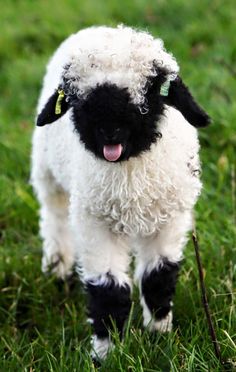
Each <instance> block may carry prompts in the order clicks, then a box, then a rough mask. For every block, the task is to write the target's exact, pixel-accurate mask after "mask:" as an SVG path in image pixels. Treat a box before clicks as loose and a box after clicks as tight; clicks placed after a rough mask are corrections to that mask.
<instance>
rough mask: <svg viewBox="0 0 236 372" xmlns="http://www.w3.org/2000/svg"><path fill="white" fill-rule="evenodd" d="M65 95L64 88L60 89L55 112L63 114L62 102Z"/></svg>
mask: <svg viewBox="0 0 236 372" xmlns="http://www.w3.org/2000/svg"><path fill="white" fill-rule="evenodd" d="M64 97H65V92H64V90H62V89H59V90H58V97H57V102H56V106H55V114H56V115H60V114H61V102H62V100H63V98H64Z"/></svg>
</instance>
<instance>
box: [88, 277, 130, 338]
mask: <svg viewBox="0 0 236 372" xmlns="http://www.w3.org/2000/svg"><path fill="white" fill-rule="evenodd" d="M86 288H87V292H88V316H89V318H91V319H92V320H93V328H94V332H95V334H96V335H97V336H98V337H99V338H104V337H107V336H108V334H109V329H112V328H113V325H112V322H114V323H115V325H116V327H117V330H118V332H119V334H120V336H122V330H123V326H124V322H125V320H126V319H127V317H128V315H129V311H130V307H131V300H130V288H129V286H128V285H127V284H125V285H124V286H122V287H121V286H119V285H117V284H116V283H115V281H114V279H111V280H110V281H109V283H108V284H106V285H94V284H92V283H87V284H86Z"/></svg>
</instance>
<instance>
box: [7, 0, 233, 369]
mask: <svg viewBox="0 0 236 372" xmlns="http://www.w3.org/2000/svg"><path fill="white" fill-rule="evenodd" d="M124 4H125V5H124ZM235 19H236V8H235V2H234V1H233V0H228V1H227V2H224V3H223V2H222V1H220V0H212V1H208V0H199V1H196V2H190V1H187V0H186V1H185V0H171V1H169V2H165V1H163V0H159V1H156V0H149V1H145V0H126V2H125V3H124V2H118V1H115V0H111V1H109V2H106V1H102V0H101V1H99V2H98V1H95V0H80V1H76V0H68V1H63V0H57V1H56V0H51V1H50V2H49V1H48V2H46V1H44V0H41V1H37V2H36V1H32V0H21V1H14V0H9V1H7V2H5V3H4V5H2V6H1V12H0V24H1V36H0V86H1V90H0V95H1V97H0V101H1V105H0V293H1V296H0V324H1V328H0V371H95V367H94V366H93V364H92V361H91V359H90V357H89V335H90V328H89V326H88V325H87V324H86V322H85V319H86V317H85V305H86V299H85V296H84V293H83V289H82V288H81V285H80V283H79V282H78V281H77V282H76V283H75V284H74V287H73V288H70V287H68V285H67V284H61V285H59V284H58V283H57V281H56V280H55V279H54V278H45V277H44V276H43V275H42V273H41V271H40V260H41V249H40V246H41V243H40V240H39V237H38V214H37V213H38V212H37V211H38V205H37V202H36V200H35V198H34V196H33V193H32V190H31V187H30V186H29V183H28V180H29V171H30V147H31V134H32V131H33V127H34V113H35V106H36V102H37V97H38V95H39V90H40V86H41V81H42V77H43V74H44V69H45V64H46V62H47V60H48V58H49V56H50V55H51V53H52V52H53V51H54V50H55V48H56V47H57V46H58V44H59V43H60V42H61V41H62V40H63V39H64V38H65V37H66V36H67V35H69V34H70V33H71V32H75V31H77V30H78V29H80V28H83V27H86V26H90V25H93V24H108V25H116V24H117V23H124V24H128V25H132V26H136V27H141V28H144V29H148V30H150V31H151V32H152V33H153V34H154V35H157V36H158V35H159V36H161V37H162V38H163V39H164V41H165V45H166V47H167V49H169V50H171V51H172V52H173V54H174V55H175V56H176V58H177V60H178V61H179V62H180V65H181V71H182V72H181V74H182V77H183V79H184V80H185V82H186V83H187V85H189V86H190V87H191V90H192V92H193V94H194V95H195V97H196V98H197V99H198V101H199V102H201V104H202V105H203V106H204V107H205V108H206V110H207V111H208V112H209V114H210V115H211V117H212V118H213V125H212V126H210V127H209V128H208V129H206V130H202V131H200V139H201V144H202V151H201V159H202V163H203V175H202V178H203V181H204V190H203V193H202V196H201V198H200V201H199V203H198V205H197V208H196V221H197V229H198V234H199V238H200V245H201V250H202V260H203V264H204V268H205V280H206V285H207V290H208V296H209V302H210V308H211V312H212V314H213V320H214V322H215V324H216V326H217V336H218V339H219V342H220V345H221V349H222V355H223V357H224V358H225V359H230V360H231V362H232V363H233V362H234V363H236V310H235V305H236V301H235V299H236V227H235V226H236V201H235V200H236V191H235V188H236V169H235V168H236V150H235V149H236V124H235V122H236V100H235V99H234V95H235V88H236V68H235V66H236V64H235V62H236V32H235V31H236V29H235ZM133 300H134V306H133V312H132V314H131V316H130V319H129V324H128V327H127V331H126V336H125V340H124V342H123V343H120V341H119V340H118V338H117V334H116V333H115V334H114V337H115V340H116V341H115V342H116V349H115V351H114V352H113V353H112V354H111V355H110V356H109V357H108V359H107V360H106V361H105V362H104V364H103V365H102V367H101V368H100V370H101V371H109V372H110V371H139V372H141V371H145V372H151V371H180V370H183V371H222V366H220V365H219V363H218V361H217V360H216V358H215V356H214V352H213V349H212V345H211V342H210V340H209V336H208V330H207V324H206V320H205V317H204V313H203V309H202V305H201V298H200V289H199V281H198V274H197V267H196V262H195V256H194V250H193V246H192V244H191V242H190V243H189V244H188V247H187V249H186V259H185V261H184V264H183V266H182V271H181V276H180V280H179V284H178V288H177V293H176V297H175V308H174V315H175V327H174V332H173V333H172V334H170V335H168V336H160V335H155V336H154V335H152V336H150V335H149V334H148V333H147V332H146V331H141V320H142V319H141V311H140V307H139V305H138V294H137V291H135V293H134V296H133ZM229 369H231V370H233V366H232V365H231V367H229Z"/></svg>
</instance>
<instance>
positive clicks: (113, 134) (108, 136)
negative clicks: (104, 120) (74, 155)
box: [100, 128, 120, 141]
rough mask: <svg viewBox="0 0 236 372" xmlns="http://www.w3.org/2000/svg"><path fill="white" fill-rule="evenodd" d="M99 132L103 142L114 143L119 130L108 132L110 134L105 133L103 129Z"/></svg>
mask: <svg viewBox="0 0 236 372" xmlns="http://www.w3.org/2000/svg"><path fill="white" fill-rule="evenodd" d="M100 131H101V133H102V135H103V137H104V140H105V141H116V140H117V138H118V135H119V132H120V129H119V128H117V129H115V130H114V131H113V132H110V133H106V132H105V131H104V130H103V129H101V130H100Z"/></svg>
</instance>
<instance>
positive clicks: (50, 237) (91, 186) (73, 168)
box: [31, 26, 210, 359]
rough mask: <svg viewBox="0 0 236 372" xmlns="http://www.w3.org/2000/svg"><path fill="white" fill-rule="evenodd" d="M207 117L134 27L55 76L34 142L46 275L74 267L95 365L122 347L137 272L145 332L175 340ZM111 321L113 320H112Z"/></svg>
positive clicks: (52, 67)
mask: <svg viewBox="0 0 236 372" xmlns="http://www.w3.org/2000/svg"><path fill="white" fill-rule="evenodd" d="M209 122H210V119H209V116H208V115H207V114H206V113H205V112H204V111H203V109H202V108H200V107H199V105H198V104H197V103H196V102H195V100H194V99H193V97H192V95H191V94H190V92H189V90H188V88H187V87H186V85H185V84H184V83H183V81H182V80H181V78H180V76H179V66H178V64H177V62H176V60H175V58H174V57H173V56H172V55H171V54H169V53H167V52H166V50H165V49H164V46H163V42H162V40H160V39H155V38H153V37H152V36H151V35H150V34H149V33H147V32H142V31H137V30H134V29H132V28H129V27H124V26H118V27H116V28H111V27H105V26H104V27H103V26H100V27H91V28H87V29H84V30H82V31H79V32H78V33H76V34H73V35H71V36H70V37H69V38H68V39H67V40H66V41H64V42H63V43H62V44H61V46H60V47H59V48H58V50H57V51H56V52H55V54H54V56H53V57H52V59H51V60H50V62H49V64H48V66H47V73H46V76H45V78H44V82H43V88H42V92H41V96H40V99H39V103H38V108H37V127H36V129H35V132H34V135H33V151H32V174H31V179H32V185H33V187H34V190H35V192H36V194H37V197H38V200H39V202H40V205H41V209H40V233H41V237H42V239H43V258H42V270H43V272H47V271H49V270H51V271H53V272H54V273H56V275H57V276H58V277H60V278H63V279H65V278H66V277H67V276H68V275H70V274H71V272H72V269H73V267H74V265H75V266H76V269H77V271H78V273H79V275H80V277H81V280H82V282H83V283H84V285H85V288H86V290H87V294H88V312H89V319H88V320H89V322H90V323H91V324H92V327H93V332H94V334H93V337H92V340H91V343H92V354H93V356H94V357H96V358H98V359H103V358H105V357H106V355H107V353H108V351H109V350H110V349H111V348H112V347H113V344H112V340H111V337H110V332H109V331H110V329H111V328H112V324H113V322H114V323H115V324H116V327H117V329H118V332H119V333H120V335H121V336H122V331H123V327H124V323H125V321H126V319H127V317H128V315H129V311H130V304H131V300H130V296H131V291H132V280H131V278H130V270H129V266H130V261H131V259H132V257H134V258H135V262H136V269H135V274H134V277H135V280H136V282H137V283H138V285H139V289H140V299H141V300H140V301H141V305H142V308H143V321H144V326H146V327H148V328H149V329H150V330H151V331H160V332H168V331H170V330H171V329H172V317H173V315H172V306H173V303H172V298H173V295H174V292H175V286H176V281H177V276H178V271H179V266H180V262H181V259H182V257H183V249H184V246H185V245H186V242H187V233H188V232H189V231H190V230H191V229H192V225H193V208H194V205H195V203H196V201H197V199H198V197H199V195H200V192H201V187H202V184H201V180H200V178H199V173H200V161H199V156H198V152H199V142H198V136H197V130H196V128H198V127H205V126H206V125H207V124H208V123H209ZM111 319H112V320H111Z"/></svg>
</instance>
